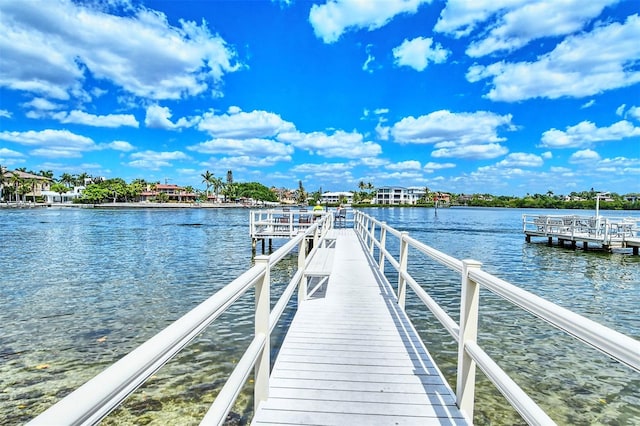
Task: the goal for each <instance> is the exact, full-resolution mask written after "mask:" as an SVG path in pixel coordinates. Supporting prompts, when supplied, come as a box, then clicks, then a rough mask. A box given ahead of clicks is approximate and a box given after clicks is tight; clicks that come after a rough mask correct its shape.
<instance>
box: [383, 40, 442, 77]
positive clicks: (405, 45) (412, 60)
mask: <svg viewBox="0 0 640 426" xmlns="http://www.w3.org/2000/svg"><path fill="white" fill-rule="evenodd" d="M450 54H451V52H450V51H449V50H447V49H444V48H443V47H442V45H441V44H440V43H436V44H434V43H433V39H431V38H424V37H417V38H414V39H413V40H407V39H405V40H404V41H403V42H402V44H401V45H400V46H398V47H395V48H394V49H393V57H394V59H395V64H396V65H398V66H407V67H411V68H413V69H415V70H416V71H423V70H424V69H425V68H426V67H427V65H429V62H433V63H436V64H441V63H443V62H445V61H446V60H447V57H448V56H449V55H450Z"/></svg>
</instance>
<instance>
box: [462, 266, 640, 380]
mask: <svg viewBox="0 0 640 426" xmlns="http://www.w3.org/2000/svg"><path fill="white" fill-rule="evenodd" d="M469 276H470V277H471V278H472V279H473V280H475V281H476V282H477V283H478V284H480V285H482V286H484V287H485V288H487V289H488V290H490V291H491V292H493V293H495V294H497V295H498V296H500V297H502V298H503V299H506V300H508V301H510V302H511V303H513V304H514V305H516V306H519V307H520V308H522V309H524V310H525V311H528V312H530V313H532V314H533V315H535V316H537V317H538V318H540V319H543V320H544V321H546V322H548V323H549V324H551V325H553V326H554V327H557V328H559V329H560V330H563V331H564V332H566V333H568V334H570V335H571V336H574V337H575V338H577V339H579V340H581V341H582V342H584V343H587V344H588V345H590V346H592V347H594V348H595V349H597V350H599V351H601V352H603V353H605V354H606V355H608V356H610V357H611V358H613V359H615V360H618V361H619V362H621V363H623V364H626V365H627V366H629V367H631V368H633V369H634V370H636V371H640V342H639V341H637V340H635V339H633V338H631V337H629V336H626V335H624V334H622V333H619V332H617V331H615V330H612V329H610V328H609V327H605V326H604V325H602V324H599V323H597V322H595V321H592V320H590V319H588V318H586V317H583V316H582V315H579V314H576V313H575V312H572V311H570V310H568V309H566V308H563V307H561V306H558V305H556V304H555V303H552V302H549V301H548V300H545V299H543V298H541V297H539V296H536V295H535V294H533V293H530V292H528V291H526V290H523V289H521V288H519V287H516V286H514V285H513V284H510V283H508V282H506V281H504V280H501V279H500V278H497V277H495V276H493V275H491V274H489V273H487V272H485V271H482V270H479V269H478V270H473V271H471V272H469Z"/></svg>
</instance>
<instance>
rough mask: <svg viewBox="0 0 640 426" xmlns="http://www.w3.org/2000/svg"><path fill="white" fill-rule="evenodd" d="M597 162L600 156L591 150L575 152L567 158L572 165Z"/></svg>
mask: <svg viewBox="0 0 640 426" xmlns="http://www.w3.org/2000/svg"><path fill="white" fill-rule="evenodd" d="M598 160H600V155H599V154H598V153H597V152H595V151H593V150H591V149H583V150H582V151H576V152H574V153H573V154H571V157H569V162H570V163H572V164H583V163H593V162H596V161H598Z"/></svg>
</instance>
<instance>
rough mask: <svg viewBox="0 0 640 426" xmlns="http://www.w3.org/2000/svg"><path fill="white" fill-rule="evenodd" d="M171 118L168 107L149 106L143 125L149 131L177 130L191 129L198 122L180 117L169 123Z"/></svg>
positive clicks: (196, 119) (195, 119)
mask: <svg viewBox="0 0 640 426" xmlns="http://www.w3.org/2000/svg"><path fill="white" fill-rule="evenodd" d="M172 116H173V114H172V113H171V110H170V109H169V108H168V107H161V106H160V105H155V104H154V105H149V106H148V107H147V113H146V116H145V118H144V124H145V126H147V127H149V128H150V129H163V130H177V129H181V128H183V127H191V126H193V125H194V123H196V122H198V118H194V119H192V120H189V119H187V118H184V117H182V118H180V119H179V120H178V121H177V122H175V123H174V122H172V121H171V117H172Z"/></svg>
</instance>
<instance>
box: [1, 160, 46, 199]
mask: <svg viewBox="0 0 640 426" xmlns="http://www.w3.org/2000/svg"><path fill="white" fill-rule="evenodd" d="M1 173H2V177H3V178H2V180H0V199H4V200H5V201H9V199H10V198H11V199H14V200H16V201H18V199H19V198H21V199H22V200H23V201H36V199H37V198H40V197H42V195H43V194H42V192H43V191H48V190H49V188H50V187H51V182H52V180H51V179H49V178H48V177H45V176H40V175H35V174H33V173H27V172H23V171H20V170H7V169H4V168H3V169H2V171H1ZM20 188H25V189H24V192H23V191H21V190H20Z"/></svg>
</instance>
